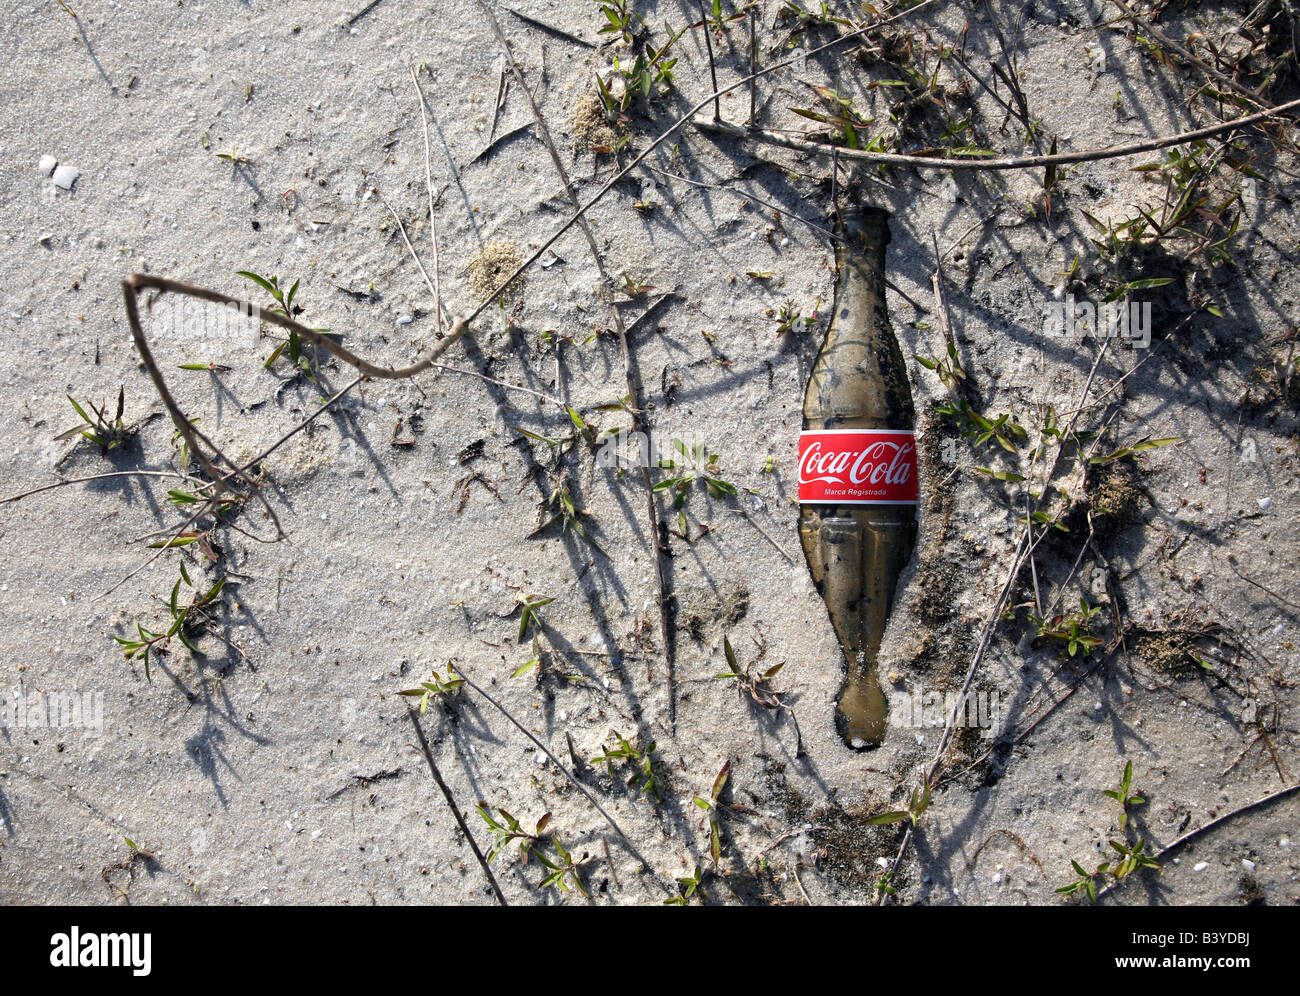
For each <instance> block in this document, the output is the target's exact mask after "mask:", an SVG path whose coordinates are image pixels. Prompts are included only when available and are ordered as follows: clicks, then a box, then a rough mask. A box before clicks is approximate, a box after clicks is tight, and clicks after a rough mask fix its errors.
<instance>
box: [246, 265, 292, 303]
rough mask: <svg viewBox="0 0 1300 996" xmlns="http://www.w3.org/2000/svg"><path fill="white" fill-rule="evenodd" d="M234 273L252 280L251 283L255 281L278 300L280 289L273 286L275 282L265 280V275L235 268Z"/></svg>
mask: <svg viewBox="0 0 1300 996" xmlns="http://www.w3.org/2000/svg"><path fill="white" fill-rule="evenodd" d="M235 273H236V274H237V275H238V276H241V277H246V278H248V279H249V280H251V281H253V283H255V284H257V285H258V286H259V287H261V288H262V289H263V290H264V291H266V292H267V293H268V294H270V295H271V296H272V297H273V298H275V299H276V300H277V301H278V300H280V291H279V288H277V287H276V286H275V284H273V283H271V281H269V280H267V279H266V277H263V276H259V275H258V274H256V273H253V272H251V271H250V270H236V271H235ZM297 286H298V285H297V284H296V283H295V284H294V287H297Z"/></svg>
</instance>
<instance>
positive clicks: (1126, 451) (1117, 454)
mask: <svg viewBox="0 0 1300 996" xmlns="http://www.w3.org/2000/svg"><path fill="white" fill-rule="evenodd" d="M1180 442H1182V440H1181V439H1180V438H1178V437H1177V436H1169V437H1166V438H1164V439H1152V438H1151V437H1150V436H1148V437H1146V438H1145V439H1140V440H1138V441H1137V442H1136V443H1134V444H1133V445H1132V446H1121V447H1120V448H1119V449H1117V450H1115V451H1114V452H1113V453H1107V454H1105V455H1104V456H1095V457H1092V458H1091V459H1089V461H1088V462H1089V463H1091V464H1105V463H1114V462H1115V461H1116V460H1123V459H1125V458H1126V457H1132V456H1137V454H1139V453H1144V452H1146V451H1147V450H1158V449H1160V447H1162V446H1169V445H1170V444H1172V443H1180Z"/></svg>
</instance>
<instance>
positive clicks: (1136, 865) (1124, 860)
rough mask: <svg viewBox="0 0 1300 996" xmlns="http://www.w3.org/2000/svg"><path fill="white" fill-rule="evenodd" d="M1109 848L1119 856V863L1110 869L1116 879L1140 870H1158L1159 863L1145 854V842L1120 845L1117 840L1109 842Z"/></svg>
mask: <svg viewBox="0 0 1300 996" xmlns="http://www.w3.org/2000/svg"><path fill="white" fill-rule="evenodd" d="M1110 846H1111V848H1113V849H1114V850H1115V852H1116V853H1117V854H1119V858H1120V860H1119V863H1118V864H1116V865H1115V866H1114V867H1113V868H1112V869H1111V871H1112V873H1113V874H1114V876H1115V877H1116V878H1117V879H1122V878H1124V877H1125V876H1127V875H1131V874H1132V873H1133V872H1135V871H1138V870H1139V869H1141V868H1159V867H1160V862H1159V861H1157V860H1156V859H1155V857H1154V856H1153V855H1150V854H1147V853H1146V846H1147V842H1146V841H1145V840H1139V841H1138V842H1137V843H1136V844H1133V845H1128V844H1122V843H1120V842H1119V841H1118V840H1112V841H1110Z"/></svg>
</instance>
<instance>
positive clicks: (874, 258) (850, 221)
mask: <svg viewBox="0 0 1300 996" xmlns="http://www.w3.org/2000/svg"><path fill="white" fill-rule="evenodd" d="M835 234H836V235H837V236H838V241H837V242H836V243H835V262H836V264H837V266H838V268H839V272H840V274H841V275H843V276H860V275H863V274H865V275H866V276H869V277H870V276H873V275H875V276H877V277H883V275H884V272H885V246H887V245H888V244H889V215H888V214H887V213H886V212H885V211H883V210H882V209H880V208H875V207H852V208H848V209H846V210H844V211H843V212H841V214H840V216H839V218H838V219H837V222H836V225H835Z"/></svg>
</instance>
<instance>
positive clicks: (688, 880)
mask: <svg viewBox="0 0 1300 996" xmlns="http://www.w3.org/2000/svg"><path fill="white" fill-rule="evenodd" d="M701 881H702V878H701V874H700V866H699V865H696V866H695V871H694V872H692V873H691V874H690V875H687V876H686V877H685V878H679V879H678V880H677V895H675V896H673V897H672V898H671V899H665V900H664V905H665V906H689V905H690V904H691V897H692V896H694V895H695V893H696V891H697V890H698V889H699V887H700V882H701Z"/></svg>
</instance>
